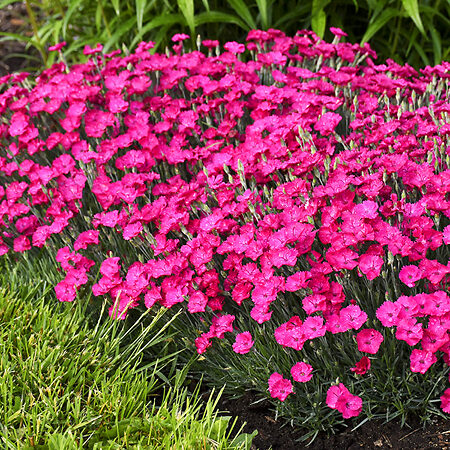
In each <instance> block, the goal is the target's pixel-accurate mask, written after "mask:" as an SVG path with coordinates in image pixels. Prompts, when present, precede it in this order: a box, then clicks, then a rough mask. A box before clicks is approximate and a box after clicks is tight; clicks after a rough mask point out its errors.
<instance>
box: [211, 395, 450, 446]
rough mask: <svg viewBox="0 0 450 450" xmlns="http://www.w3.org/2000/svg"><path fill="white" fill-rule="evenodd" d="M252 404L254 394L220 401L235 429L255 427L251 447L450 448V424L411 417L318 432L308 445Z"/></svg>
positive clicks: (261, 405) (266, 408)
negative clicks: (402, 422)
mask: <svg viewBox="0 0 450 450" xmlns="http://www.w3.org/2000/svg"><path fill="white" fill-rule="evenodd" d="M252 403H254V397H253V396H252V394H251V393H247V394H245V395H244V396H243V397H242V398H240V399H238V400H230V399H227V398H226V397H224V398H223V399H222V401H221V402H220V403H219V407H220V409H221V410H226V411H229V412H230V413H231V414H232V416H233V417H236V416H237V417H238V420H237V422H236V427H237V428H236V429H239V427H241V426H242V425H243V424H244V422H247V424H246V425H245V426H244V428H243V432H244V433H252V432H253V431H254V430H258V435H257V436H256V437H255V438H254V439H253V445H252V450H269V449H271V450H302V449H305V450H306V449H308V450H333V449H336V450H356V449H373V450H380V449H381V450H382V449H390V450H401V449H402V450H403V449H404V450H428V449H441V450H450V423H449V421H448V420H446V419H442V418H437V419H436V420H434V421H432V422H431V423H429V424H428V425H427V426H426V427H425V428H423V426H422V425H421V424H420V423H419V421H418V420H411V421H410V422H409V423H408V426H406V425H405V426H404V427H403V428H401V426H400V423H399V422H397V421H392V422H389V423H387V424H386V423H383V421H381V420H372V421H369V422H366V423H365V424H363V425H362V426H361V427H359V428H358V429H357V430H355V431H354V432H352V431H351V428H348V429H347V430H345V431H343V432H341V433H338V434H335V435H331V436H328V435H326V434H325V433H322V434H319V435H318V436H317V437H316V439H315V440H314V441H313V442H312V443H310V444H309V445H307V444H308V442H306V443H305V442H301V438H302V436H303V434H302V432H301V431H298V430H295V429H293V428H292V427H290V426H283V422H282V421H281V420H278V421H277V420H275V418H274V416H273V414H272V413H271V412H270V408H269V404H268V403H264V402H262V403H261V402H259V403H258V404H257V405H252Z"/></svg>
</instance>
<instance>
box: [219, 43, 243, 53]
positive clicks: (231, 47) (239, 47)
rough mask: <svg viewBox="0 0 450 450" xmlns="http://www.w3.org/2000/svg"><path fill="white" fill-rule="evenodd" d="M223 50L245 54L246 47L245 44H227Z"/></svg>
mask: <svg viewBox="0 0 450 450" xmlns="http://www.w3.org/2000/svg"><path fill="white" fill-rule="evenodd" d="M223 48H224V49H225V50H227V51H228V52H230V53H236V54H239V53H244V52H245V45H244V44H239V43H237V42H234V41H232V42H226V43H225V44H224V46H223Z"/></svg>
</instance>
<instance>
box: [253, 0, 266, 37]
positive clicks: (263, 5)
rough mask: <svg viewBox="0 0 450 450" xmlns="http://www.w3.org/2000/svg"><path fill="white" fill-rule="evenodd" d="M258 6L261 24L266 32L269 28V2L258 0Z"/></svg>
mask: <svg viewBox="0 0 450 450" xmlns="http://www.w3.org/2000/svg"><path fill="white" fill-rule="evenodd" d="M256 4H257V5H258V9H259V14H260V16H261V23H262V27H263V29H264V30H267V29H268V28H269V16H268V12H269V11H268V8H267V6H268V0H256Z"/></svg>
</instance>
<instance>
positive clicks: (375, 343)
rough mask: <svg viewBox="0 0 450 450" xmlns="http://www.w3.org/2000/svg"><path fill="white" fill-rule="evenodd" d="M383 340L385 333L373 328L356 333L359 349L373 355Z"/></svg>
mask: <svg viewBox="0 0 450 450" xmlns="http://www.w3.org/2000/svg"><path fill="white" fill-rule="evenodd" d="M383 340H384V338H383V335H382V334H381V333H380V332H379V331H376V330H374V329H372V328H369V329H365V330H361V331H360V332H359V333H358V334H357V335H356V342H357V343H358V350H359V351H360V352H365V353H371V354H372V355H374V354H375V353H376V352H377V351H378V349H379V348H380V345H381V343H382V342H383Z"/></svg>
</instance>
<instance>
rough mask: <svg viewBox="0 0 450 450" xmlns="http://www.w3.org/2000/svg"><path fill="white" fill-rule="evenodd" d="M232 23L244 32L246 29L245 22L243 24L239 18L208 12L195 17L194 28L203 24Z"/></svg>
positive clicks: (217, 12) (218, 12)
mask: <svg viewBox="0 0 450 450" xmlns="http://www.w3.org/2000/svg"><path fill="white" fill-rule="evenodd" d="M220 22H222V23H234V24H235V25H238V26H240V27H241V28H243V29H244V30H245V29H246V28H247V25H246V24H245V22H243V21H242V20H241V19H239V17H236V16H234V15H233V14H227V13H223V12H220V11H209V12H203V13H200V14H197V15H196V16H195V26H196V27H199V26H200V25H204V24H205V23H220Z"/></svg>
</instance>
